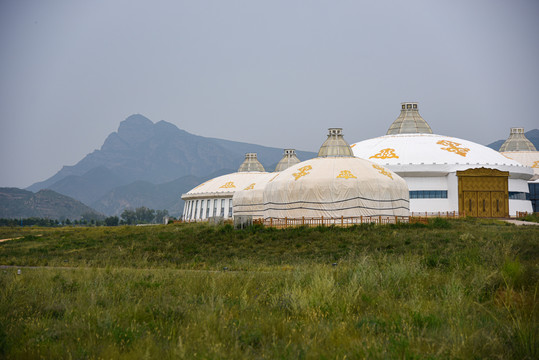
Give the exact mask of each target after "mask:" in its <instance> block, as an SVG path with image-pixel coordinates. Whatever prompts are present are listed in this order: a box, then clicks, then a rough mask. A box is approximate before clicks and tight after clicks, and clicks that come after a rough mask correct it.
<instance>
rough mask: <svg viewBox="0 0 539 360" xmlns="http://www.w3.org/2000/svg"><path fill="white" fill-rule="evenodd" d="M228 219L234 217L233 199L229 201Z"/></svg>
mask: <svg viewBox="0 0 539 360" xmlns="http://www.w3.org/2000/svg"><path fill="white" fill-rule="evenodd" d="M228 217H232V199H228Z"/></svg>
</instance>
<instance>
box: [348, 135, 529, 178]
mask: <svg viewBox="0 0 539 360" xmlns="http://www.w3.org/2000/svg"><path fill="white" fill-rule="evenodd" d="M351 147H352V150H353V151H354V155H355V156H357V157H360V158H363V159H367V160H370V161H373V162H376V163H378V164H380V165H384V166H389V167H390V168H391V169H392V170H393V171H396V172H398V173H399V174H402V173H404V172H409V173H414V172H418V173H421V172H446V173H447V172H453V171H456V170H465V169H469V168H471V167H474V168H475V167H487V168H489V167H490V168H496V169H498V170H502V171H510V173H511V176H513V177H515V176H517V177H522V178H523V179H526V180H527V179H529V178H530V177H531V175H532V171H531V169H530V168H528V167H526V166H523V165H522V164H520V163H518V162H516V161H514V160H511V159H509V158H507V157H505V156H503V155H502V154H500V153H499V152H497V151H495V150H492V149H491V148H488V147H486V146H483V145H480V144H477V143H474V142H472V141H468V140H463V139H459V138H454V137H450V136H443V135H436V134H399V135H385V136H381V137H377V138H373V139H368V140H364V141H360V142H357V143H355V144H352V145H351Z"/></svg>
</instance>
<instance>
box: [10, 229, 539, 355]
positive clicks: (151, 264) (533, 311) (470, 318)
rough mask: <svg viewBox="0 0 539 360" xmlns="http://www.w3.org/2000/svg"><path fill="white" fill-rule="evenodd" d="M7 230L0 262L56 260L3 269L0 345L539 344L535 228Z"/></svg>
mask: <svg viewBox="0 0 539 360" xmlns="http://www.w3.org/2000/svg"><path fill="white" fill-rule="evenodd" d="M13 234H16V235H17V236H23V238H22V239H19V240H14V241H8V242H4V243H1V244H0V264H4V265H7V264H13V265H21V266H22V265H27V266H48V267H46V268H22V269H21V271H22V274H21V275H17V274H16V271H17V268H5V269H0V357H5V358H20V359H27V358H133V359H139V358H144V357H148V358H164V359H168V358H187V359H191V358H199V359H208V358H210V359H242V358H282V359H298V358H299V359H301V358H305V359H343V358H345V357H346V358H349V359H350V358H375V359H386V358H419V359H438V358H439V359H446V358H516V359H526V358H528V359H534V358H537V357H538V356H539V348H538V331H539V329H538V325H537V324H538V323H539V318H538V311H537V301H538V300H539V299H537V295H538V294H537V291H538V284H539V283H538V261H537V260H538V258H539V257H538V254H539V246H538V245H539V229H537V228H536V227H516V226H512V225H506V224H505V223H501V222H497V221H480V220H473V219H467V220H443V219H438V220H433V221H431V222H430V223H429V224H428V225H421V224H415V225H398V226H361V227H355V228H348V229H340V228H312V229H310V228H300V229H287V230H274V229H264V228H253V229H250V230H247V231H236V230H233V229H232V228H231V227H228V226H221V227H210V226H205V225H201V224H198V225H197V224H191V225H168V226H156V227H120V228H63V229H35V228H33V229H16V228H13V229H0V238H8V237H14V236H13ZM38 235H40V236H38ZM334 263H336V266H334V265H333V264H334ZM224 267H227V268H228V270H227V271H223V268H224Z"/></svg>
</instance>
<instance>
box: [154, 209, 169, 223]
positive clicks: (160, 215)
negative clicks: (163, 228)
mask: <svg viewBox="0 0 539 360" xmlns="http://www.w3.org/2000/svg"><path fill="white" fill-rule="evenodd" d="M165 217H168V210H157V211H156V212H155V218H154V222H155V223H156V224H162V223H163V221H164V219H165Z"/></svg>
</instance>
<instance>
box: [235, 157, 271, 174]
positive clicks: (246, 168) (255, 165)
mask: <svg viewBox="0 0 539 360" xmlns="http://www.w3.org/2000/svg"><path fill="white" fill-rule="evenodd" d="M251 171H260V172H264V171H266V170H265V169H264V166H262V164H261V163H260V161H258V159H257V156H256V153H246V154H245V160H244V161H243V163H242V164H241V165H240V168H239V169H238V172H251Z"/></svg>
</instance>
